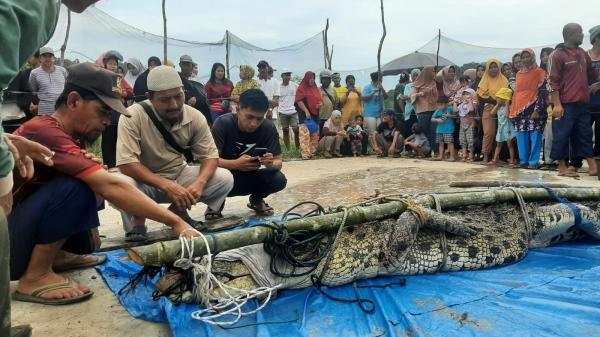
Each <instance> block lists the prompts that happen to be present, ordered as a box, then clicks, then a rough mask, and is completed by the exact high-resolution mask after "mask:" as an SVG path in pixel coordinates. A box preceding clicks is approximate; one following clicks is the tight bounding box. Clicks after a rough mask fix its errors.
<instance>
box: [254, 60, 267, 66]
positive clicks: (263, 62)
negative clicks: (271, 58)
mask: <svg viewBox="0 0 600 337" xmlns="http://www.w3.org/2000/svg"><path fill="white" fill-rule="evenodd" d="M256 66H257V67H258V68H263V67H268V66H269V62H267V61H265V60H261V61H260V62H258V64H257V65H256Z"/></svg>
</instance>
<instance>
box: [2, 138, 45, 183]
mask: <svg viewBox="0 0 600 337" xmlns="http://www.w3.org/2000/svg"><path fill="white" fill-rule="evenodd" d="M4 141H5V142H6V144H7V145H8V150H9V151H10V152H11V154H12V155H13V158H14V160H15V166H16V167H17V168H18V170H19V174H20V175H21V177H23V178H27V179H31V178H32V177H33V160H35V161H38V162H40V163H43V164H45V165H47V166H52V165H54V163H53V162H52V156H54V152H52V151H50V149H48V148H47V147H45V146H44V145H42V144H40V143H36V142H34V141H31V140H29V139H27V138H24V137H21V136H15V135H11V134H4Z"/></svg>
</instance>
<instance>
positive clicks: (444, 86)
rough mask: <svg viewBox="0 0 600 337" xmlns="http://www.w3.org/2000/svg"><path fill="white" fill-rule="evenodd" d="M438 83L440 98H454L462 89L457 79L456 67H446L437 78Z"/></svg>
mask: <svg viewBox="0 0 600 337" xmlns="http://www.w3.org/2000/svg"><path fill="white" fill-rule="evenodd" d="M435 81H436V82H437V88H438V96H446V97H448V98H452V97H454V96H455V95H456V93H457V92H458V89H460V88H461V85H460V82H459V81H458V78H456V67H454V66H445V67H444V68H442V70H440V71H439V72H438V73H437V75H436V76H435Z"/></svg>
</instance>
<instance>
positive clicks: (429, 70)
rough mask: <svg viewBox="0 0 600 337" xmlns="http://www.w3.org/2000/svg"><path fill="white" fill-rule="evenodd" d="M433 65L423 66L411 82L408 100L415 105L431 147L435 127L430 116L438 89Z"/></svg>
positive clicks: (434, 142) (433, 140)
mask: <svg viewBox="0 0 600 337" xmlns="http://www.w3.org/2000/svg"><path fill="white" fill-rule="evenodd" d="M434 69H435V67H434V66H425V67H424V68H423V70H422V71H421V74H419V77H417V79H416V80H415V81H414V82H413V85H412V89H411V91H410V102H411V103H412V105H413V106H414V107H415V112H416V113H417V120H418V123H419V125H420V126H421V130H423V133H425V134H426V135H427V138H428V139H429V144H431V147H432V148H434V149H435V148H437V146H434V144H436V141H435V127H432V126H431V116H432V115H433V112H434V111H435V109H436V102H437V98H438V90H437V85H436V82H435V70H434Z"/></svg>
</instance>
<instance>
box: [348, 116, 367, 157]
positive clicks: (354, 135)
mask: <svg viewBox="0 0 600 337" xmlns="http://www.w3.org/2000/svg"><path fill="white" fill-rule="evenodd" d="M359 118H360V119H361V120H362V116H355V117H354V118H352V120H351V121H350V125H348V129H346V132H347V134H348V136H347V137H348V140H349V141H350V149H351V150H352V155H353V156H354V157H358V156H360V155H361V153H362V139H363V128H362V126H360V125H358V123H357V120H358V119H359Z"/></svg>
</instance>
